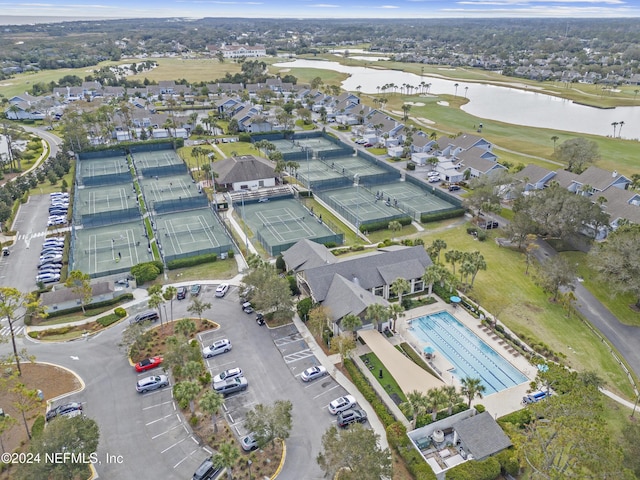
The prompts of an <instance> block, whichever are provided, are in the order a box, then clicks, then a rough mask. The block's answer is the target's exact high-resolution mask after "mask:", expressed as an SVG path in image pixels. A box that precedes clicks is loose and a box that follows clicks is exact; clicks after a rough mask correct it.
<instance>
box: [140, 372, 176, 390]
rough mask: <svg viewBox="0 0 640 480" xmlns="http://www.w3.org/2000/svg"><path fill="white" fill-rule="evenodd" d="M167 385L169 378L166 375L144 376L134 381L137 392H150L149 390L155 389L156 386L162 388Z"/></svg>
mask: <svg viewBox="0 0 640 480" xmlns="http://www.w3.org/2000/svg"><path fill="white" fill-rule="evenodd" d="M168 385H169V379H168V378H167V376H166V375H152V376H151V377H145V378H143V379H142V380H139V381H138V383H136V390H137V391H138V393H145V392H150V391H151V390H157V389H158V388H164V387H166V386H168Z"/></svg>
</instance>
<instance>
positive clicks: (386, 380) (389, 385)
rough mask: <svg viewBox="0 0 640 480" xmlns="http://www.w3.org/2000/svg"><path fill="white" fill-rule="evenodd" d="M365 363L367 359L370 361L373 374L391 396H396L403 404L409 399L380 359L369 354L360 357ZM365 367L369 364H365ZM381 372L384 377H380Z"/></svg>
mask: <svg viewBox="0 0 640 480" xmlns="http://www.w3.org/2000/svg"><path fill="white" fill-rule="evenodd" d="M360 358H361V359H362V361H363V362H364V361H365V359H366V360H368V362H369V365H371V366H372V367H373V368H370V370H371V374H372V375H373V376H374V377H375V378H376V380H377V381H378V383H379V384H380V385H381V386H382V388H384V390H385V391H386V392H387V393H388V394H389V395H393V394H396V395H397V396H398V397H400V399H401V400H402V403H404V402H406V401H407V397H406V396H405V395H404V393H402V390H401V389H400V387H399V386H398V383H397V382H396V380H395V379H394V378H393V377H392V376H391V374H390V373H389V370H387V368H386V367H385V366H384V364H383V363H382V362H381V361H380V359H379V358H378V357H377V356H376V355H375V354H373V353H367V354H365V355H362V356H361V357H360ZM365 365H367V363H366V362H365ZM380 370H382V377H380V374H379V372H380Z"/></svg>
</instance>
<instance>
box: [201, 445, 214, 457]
mask: <svg viewBox="0 0 640 480" xmlns="http://www.w3.org/2000/svg"><path fill="white" fill-rule="evenodd" d="M202 449H203V450H204V451H205V452H207V453H208V454H209V455H213V450H209V449H208V448H207V447H203V448H202Z"/></svg>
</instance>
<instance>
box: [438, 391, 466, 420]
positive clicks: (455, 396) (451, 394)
mask: <svg viewBox="0 0 640 480" xmlns="http://www.w3.org/2000/svg"><path fill="white" fill-rule="evenodd" d="M442 391H443V392H444V396H445V397H446V399H447V400H446V402H447V415H449V416H451V414H452V413H453V406H454V405H456V404H457V403H460V402H461V401H462V397H461V396H460V394H459V393H458V389H457V388H456V387H455V386H453V385H445V386H444V387H442Z"/></svg>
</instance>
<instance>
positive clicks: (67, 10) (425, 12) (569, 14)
mask: <svg viewBox="0 0 640 480" xmlns="http://www.w3.org/2000/svg"><path fill="white" fill-rule="evenodd" d="M0 7H1V8H2V11H3V15H2V16H3V17H4V18H2V19H0V23H3V24H12V23H11V20H13V19H14V18H18V17H20V20H21V21H22V22H24V23H47V22H56V23H57V22H60V21H77V20H85V21H101V20H125V19H132V18H178V19H185V20H198V19H202V18H221V19H223V18H246V19H259V18H265V19H278V18H287V19H301V20H313V19H317V20H333V19H336V20H337V19H359V20H367V19H377V20H379V19H436V18H442V19H445V18H452V19H453V18H465V19H475V18H478V19H480V18H486V19H491V18H538V19H539V18H549V19H552V18H553V19H569V18H585V19H588V18H594V19H597V18H600V19H603V18H607V19H613V18H630V17H632V18H635V17H640V0H631V1H629V0H349V1H345V0H337V1H336V0H319V1H316V0H307V1H303V2H296V3H292V2H289V1H287V0H247V1H243V0H158V1H152V0H139V1H138V2H136V3H135V4H134V5H132V4H131V2H128V1H124V0H113V1H107V2H102V3H86V4H83V3H68V2H62V1H59V0H54V1H49V2H46V3H45V2H42V3H35V2H33V3H27V2H11V1H1V0H0ZM363 12H365V13H366V16H362V13H363ZM29 19H33V22H29Z"/></svg>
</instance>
